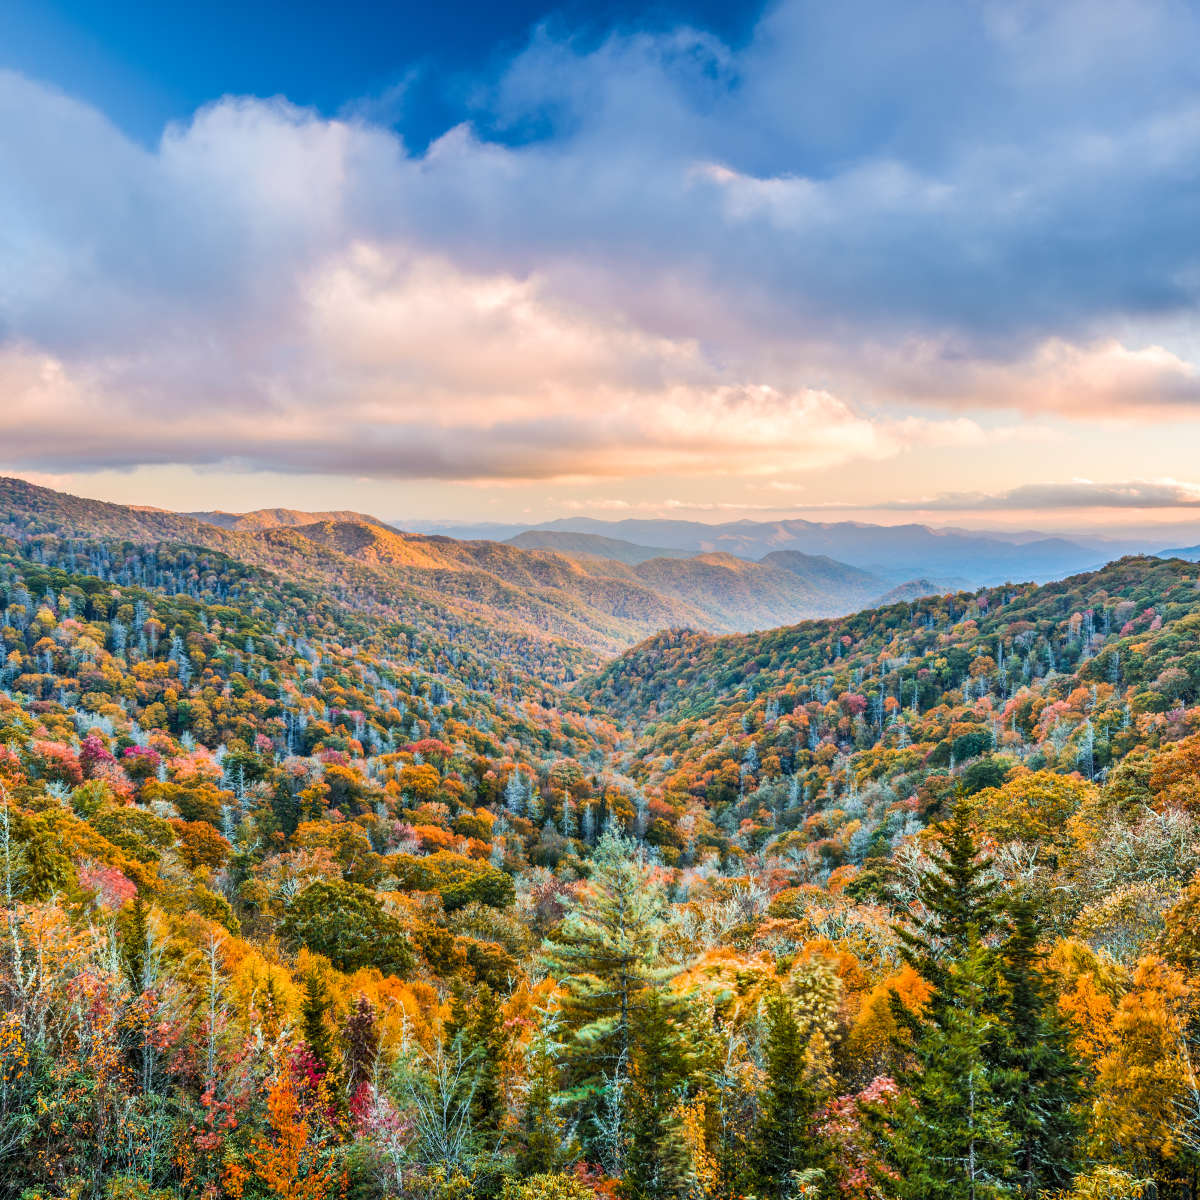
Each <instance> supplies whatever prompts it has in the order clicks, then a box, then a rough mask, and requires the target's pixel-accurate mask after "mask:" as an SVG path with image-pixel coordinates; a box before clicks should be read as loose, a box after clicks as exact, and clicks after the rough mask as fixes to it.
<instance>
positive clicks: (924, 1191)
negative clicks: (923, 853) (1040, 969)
mask: <svg viewBox="0 0 1200 1200" xmlns="http://www.w3.org/2000/svg"><path fill="white" fill-rule="evenodd" d="M930 857H931V860H932V862H931V867H930V869H929V870H928V871H926V872H925V874H924V875H923V876H922V878H921V881H920V884H919V885H918V888H917V901H918V903H917V905H916V906H915V912H916V915H913V916H910V917H909V918H908V920H907V922H906V923H905V924H902V925H900V926H898V927H897V934H898V935H899V937H900V941H901V951H902V954H903V956H904V958H905V960H906V961H907V962H908V963H909V965H910V966H912V967H913V968H914V969H915V970H917V971H918V972H919V973H920V974H921V975H922V976H924V978H925V979H926V980H927V981H928V982H929V983H931V984H932V985H933V993H932V995H931V996H930V998H929V1002H928V1005H927V1006H926V1009H925V1011H924V1012H923V1013H920V1014H917V1013H914V1012H912V1011H910V1010H908V1009H906V1008H905V1007H904V1005H903V1004H902V1003H901V1002H900V1000H899V999H898V998H897V997H895V996H893V998H892V1004H893V1010H894V1015H895V1018H896V1022H897V1025H898V1027H900V1028H901V1029H904V1030H905V1031H906V1032H907V1033H908V1035H909V1036H910V1037H911V1038H912V1048H911V1057H912V1063H911V1065H910V1066H909V1067H908V1068H907V1069H906V1070H903V1071H901V1072H900V1075H899V1078H898V1080H897V1082H898V1083H899V1084H900V1086H901V1089H902V1091H903V1093H904V1096H903V1098H902V1099H901V1101H900V1102H899V1103H897V1104H896V1105H895V1106H894V1107H893V1108H892V1109H891V1110H890V1111H889V1113H888V1114H887V1115H886V1116H885V1118H884V1140H885V1144H886V1148H887V1157H888V1159H889V1165H890V1167H891V1173H890V1174H889V1176H888V1177H887V1187H888V1190H889V1192H890V1193H891V1194H892V1195H894V1196H896V1197H898V1198H899V1200H996V1198H998V1197H1004V1196H1013V1195H1016V1194H1017V1193H1016V1188H1015V1186H1014V1185H1012V1184H1011V1183H1010V1182H1009V1181H1010V1179H1011V1176H1012V1175H1013V1174H1014V1171H1015V1164H1014V1157H1015V1151H1016V1136H1015V1135H1014V1133H1013V1130H1012V1128H1011V1127H1010V1126H1009V1124H1008V1122H1007V1120H1006V1117H1005V1109H1004V1099H1005V1098H1004V1096H1003V1095H1002V1094H1001V1093H1000V1091H999V1086H1001V1085H1002V1084H1003V1083H1004V1082H1006V1081H1008V1080H1010V1079H1011V1075H1010V1074H1007V1073H1006V1072H1004V1071H1003V1070H1002V1069H1001V1068H999V1067H998V1066H997V1060H998V1057H999V1047H1000V1045H1001V1043H1002V1041H1003V1038H1004V1035H1005V1030H1004V1026H1003V1014H1002V1012H1001V1011H1000V1009H1001V991H1002V985H1001V981H1000V979H999V975H998V971H997V964H996V956H995V955H994V954H993V953H992V952H991V951H990V950H989V948H988V947H987V946H986V945H985V943H984V941H983V939H984V937H985V936H987V935H989V934H991V933H992V932H993V931H995V929H996V927H997V923H998V919H999V901H998V896H997V892H998V885H997V883H996V882H995V880H994V879H993V878H992V877H991V876H990V872H989V868H990V863H989V862H988V861H987V860H981V858H980V856H979V854H978V849H977V847H976V845H975V842H974V840H973V838H972V837H971V831H970V828H969V826H968V823H967V814H966V808H965V806H964V804H963V802H962V799H961V797H960V799H959V802H958V803H957V805H956V806H955V810H954V814H953V816H952V818H951V819H950V821H948V822H947V823H946V824H945V825H944V826H943V827H942V828H941V830H940V831H939V834H938V845H937V846H936V847H935V848H934V850H933V852H932V853H931V855H930Z"/></svg>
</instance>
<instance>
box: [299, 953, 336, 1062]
mask: <svg viewBox="0 0 1200 1200" xmlns="http://www.w3.org/2000/svg"><path fill="white" fill-rule="evenodd" d="M329 1004H330V1000H329V989H328V987H327V986H326V984H325V980H324V978H323V977H322V975H321V973H320V972H319V971H317V970H315V969H314V970H312V971H309V972H308V974H307V975H305V976H304V1000H303V1002H302V1004H301V1007H300V1017H301V1023H302V1025H303V1028H304V1041H305V1044H306V1045H307V1046H308V1050H309V1053H310V1054H311V1055H312V1056H313V1058H314V1059H315V1060H316V1062H317V1063H319V1064H320V1066H321V1067H322V1069H324V1070H328V1069H329V1064H330V1063H331V1062H332V1061H333V1047H332V1043H331V1041H330V1038H329V1027H328V1025H327V1024H326V1014H327V1013H328V1011H329Z"/></svg>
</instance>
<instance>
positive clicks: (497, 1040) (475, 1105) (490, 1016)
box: [465, 983, 505, 1142]
mask: <svg viewBox="0 0 1200 1200" xmlns="http://www.w3.org/2000/svg"><path fill="white" fill-rule="evenodd" d="M465 1040H466V1047H467V1050H468V1053H469V1054H470V1055H471V1058H472V1066H473V1068H474V1070H473V1079H474V1090H473V1092H472V1095H471V1125H472V1128H473V1129H474V1131H475V1133H476V1135H477V1136H478V1137H480V1138H484V1139H487V1140H488V1141H490V1142H495V1140H496V1138H497V1136H498V1135H499V1132H500V1125H501V1123H502V1121H503V1119H504V1094H503V1091H502V1089H501V1086H500V1073H501V1071H502V1070H503V1067H504V1058H505V1045H504V1030H503V1028H502V1026H501V1020H500V1001H499V998H498V997H497V995H496V993H495V992H493V991H492V989H491V988H490V987H488V985H487V984H486V983H483V984H480V986H479V990H478V991H477V992H476V993H475V1004H474V1017H473V1019H472V1021H471V1022H470V1024H469V1026H468V1027H467V1031H466V1039H465Z"/></svg>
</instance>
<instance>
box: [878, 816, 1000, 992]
mask: <svg viewBox="0 0 1200 1200" xmlns="http://www.w3.org/2000/svg"><path fill="white" fill-rule="evenodd" d="M939 842H940V844H939V845H938V846H937V847H936V848H935V849H934V850H933V851H932V852H931V853H930V859H931V860H932V865H931V869H930V870H928V871H926V872H925V873H924V875H923V876H922V877H921V881H920V883H919V884H918V886H917V896H916V899H917V901H918V903H919V904H920V906H921V907H923V908H924V910H925V915H924V916H922V917H917V918H915V919H911V920H910V921H909V922H908V924H906V925H900V926H898V927H897V928H896V934H897V936H898V937H899V938H900V945H901V953H902V954H903V955H904V958H905V961H906V962H908V964H909V965H910V966H912V967H913V969H914V970H916V971H917V973H918V974H920V975H921V977H922V978H924V979H925V980H927V981H928V982H929V983H931V984H932V985H933V987H934V988H935V990H938V989H940V988H941V986H942V984H943V983H944V982H945V980H946V977H947V971H948V970H949V969H950V967H951V966H952V964H954V963H956V962H959V961H961V960H962V958H963V957H964V956H965V955H966V953H967V951H968V948H969V946H970V945H971V943H972V942H973V941H982V940H983V939H985V938H987V937H988V936H989V935H990V934H991V933H992V932H993V931H994V930H995V928H996V925H997V921H998V916H999V896H998V891H999V884H998V883H997V882H996V880H995V879H993V878H991V877H990V875H989V868H990V866H991V862H990V860H988V859H982V860H981V859H980V858H979V853H978V847H977V846H976V845H975V840H974V838H973V837H972V836H971V829H970V825H969V823H968V819H967V811H966V806H965V804H964V803H963V801H962V798H961V796H960V797H959V799H958V802H957V803H956V804H955V806H954V812H953V814H952V816H951V818H950V820H949V821H948V822H947V823H946V824H945V826H943V827H942V829H941V832H940V838H939Z"/></svg>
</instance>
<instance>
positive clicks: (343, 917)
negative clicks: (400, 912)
mask: <svg viewBox="0 0 1200 1200" xmlns="http://www.w3.org/2000/svg"><path fill="white" fill-rule="evenodd" d="M281 931H282V933H283V936H284V937H285V939H287V940H288V941H289V942H290V943H291V944H292V945H293V946H307V947H308V948H309V949H310V950H311V951H312V952H313V953H314V954H323V955H324V956H325V957H326V958H327V959H329V961H330V962H331V963H333V965H334V966H335V967H337V968H338V970H340V971H357V970H359V969H360V968H362V967H378V968H379V970H381V971H382V972H383V973H384V974H385V975H403V974H405V973H406V972H407V971H408V970H409V969H410V968H411V966H412V961H413V959H412V950H411V948H410V947H409V944H408V939H407V938H406V937H405V936H404V927H403V926H402V925H401V924H400V922H399V921H398V920H397V919H396V918H395V917H393V916H392V915H391V914H390V913H387V912H385V911H384V910H383V907H382V905H381V904H380V903H379V901H378V899H377V898H376V896H375V893H374V892H372V891H371V890H370V889H369V888H365V887H363V886H362V885H361V884H357V883H343V882H342V881H340V880H332V881H326V880H322V881H321V882H319V883H313V884H310V885H309V886H308V887H306V888H305V889H304V891H302V892H301V893H300V894H299V895H298V896H297V897H296V898H295V899H294V900H293V901H292V902H291V903H290V904H289V905H288V907H287V912H286V913H285V914H284V918H283V922H282V925H281Z"/></svg>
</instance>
